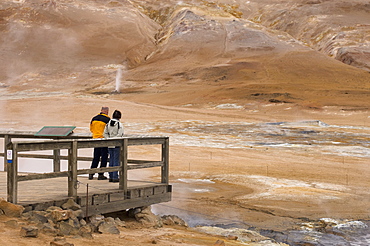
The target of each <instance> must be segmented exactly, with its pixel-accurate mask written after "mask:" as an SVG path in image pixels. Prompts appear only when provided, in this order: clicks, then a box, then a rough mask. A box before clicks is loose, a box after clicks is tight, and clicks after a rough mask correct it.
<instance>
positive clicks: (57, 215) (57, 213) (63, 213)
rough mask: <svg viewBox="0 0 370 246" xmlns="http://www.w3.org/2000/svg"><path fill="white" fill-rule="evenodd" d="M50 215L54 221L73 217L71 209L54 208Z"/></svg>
mask: <svg viewBox="0 0 370 246" xmlns="http://www.w3.org/2000/svg"><path fill="white" fill-rule="evenodd" d="M50 217H51V218H52V220H53V221H54V222H57V221H63V220H68V219H69V218H71V217H72V211H71V210H62V209H60V210H53V211H51V212H50Z"/></svg>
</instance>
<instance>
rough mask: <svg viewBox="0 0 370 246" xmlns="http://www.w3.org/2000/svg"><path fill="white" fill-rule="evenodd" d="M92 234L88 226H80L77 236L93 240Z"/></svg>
mask: <svg viewBox="0 0 370 246" xmlns="http://www.w3.org/2000/svg"><path fill="white" fill-rule="evenodd" d="M92 233H93V231H92V228H91V227H90V226H88V225H85V226H82V227H81V228H80V229H79V231H78V235H80V236H81V237H83V238H87V239H93V235H92Z"/></svg>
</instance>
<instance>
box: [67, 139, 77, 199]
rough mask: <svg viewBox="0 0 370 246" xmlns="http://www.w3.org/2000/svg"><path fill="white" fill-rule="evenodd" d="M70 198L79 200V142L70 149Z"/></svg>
mask: <svg viewBox="0 0 370 246" xmlns="http://www.w3.org/2000/svg"><path fill="white" fill-rule="evenodd" d="M68 172H69V174H68V196H69V197H73V198H74V199H76V198H77V141H76V140H73V141H72V142H71V147H70V148H69V149H68Z"/></svg>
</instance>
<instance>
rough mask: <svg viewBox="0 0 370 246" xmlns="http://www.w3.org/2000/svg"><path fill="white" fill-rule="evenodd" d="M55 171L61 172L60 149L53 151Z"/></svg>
mask: <svg viewBox="0 0 370 246" xmlns="http://www.w3.org/2000/svg"><path fill="white" fill-rule="evenodd" d="M53 156H54V157H53V171H54V172H60V149H55V150H53Z"/></svg>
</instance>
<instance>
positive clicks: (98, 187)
mask: <svg viewBox="0 0 370 246" xmlns="http://www.w3.org/2000/svg"><path fill="white" fill-rule="evenodd" d="M66 187H68V182H67V179H66V178H64V177H61V178H53V179H48V180H43V179H39V180H29V181H23V182H20V183H19V185H18V203H17V204H19V205H22V206H24V207H25V209H26V210H25V211H30V210H42V209H45V208H47V207H49V206H61V205H62V204H63V203H64V202H66V201H67V200H68V199H69V198H70V197H68V194H67V193H68V192H67V188H66ZM168 189H170V190H168ZM6 191H7V173H6V172H0V197H3V198H4V199H6V197H7V192H6ZM77 191H78V192H77V195H78V200H77V202H78V203H79V204H80V205H81V206H82V209H83V211H84V213H86V212H88V216H90V215H92V214H101V213H108V212H114V211H120V210H125V209H129V208H133V207H141V206H149V205H151V204H155V203H159V202H166V201H170V200H171V187H170V186H168V185H165V184H162V183H157V182H149V181H139V180H128V193H127V194H129V195H126V197H125V195H124V194H123V192H122V190H120V189H119V184H118V183H112V182H108V180H97V179H96V178H95V179H94V180H89V179H88V177H87V176H78V188H77ZM86 197H87V200H88V201H89V202H88V203H86ZM114 197H115V198H114ZM115 200H116V201H119V200H124V201H126V205H124V204H121V205H119V206H117V207H116V206H114V207H111V206H110V205H109V203H112V202H114V201H115ZM86 204H89V205H90V208H89V207H87V206H86ZM99 205H102V206H101V208H99ZM132 206H133V207H132ZM86 210H88V211H86Z"/></svg>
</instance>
